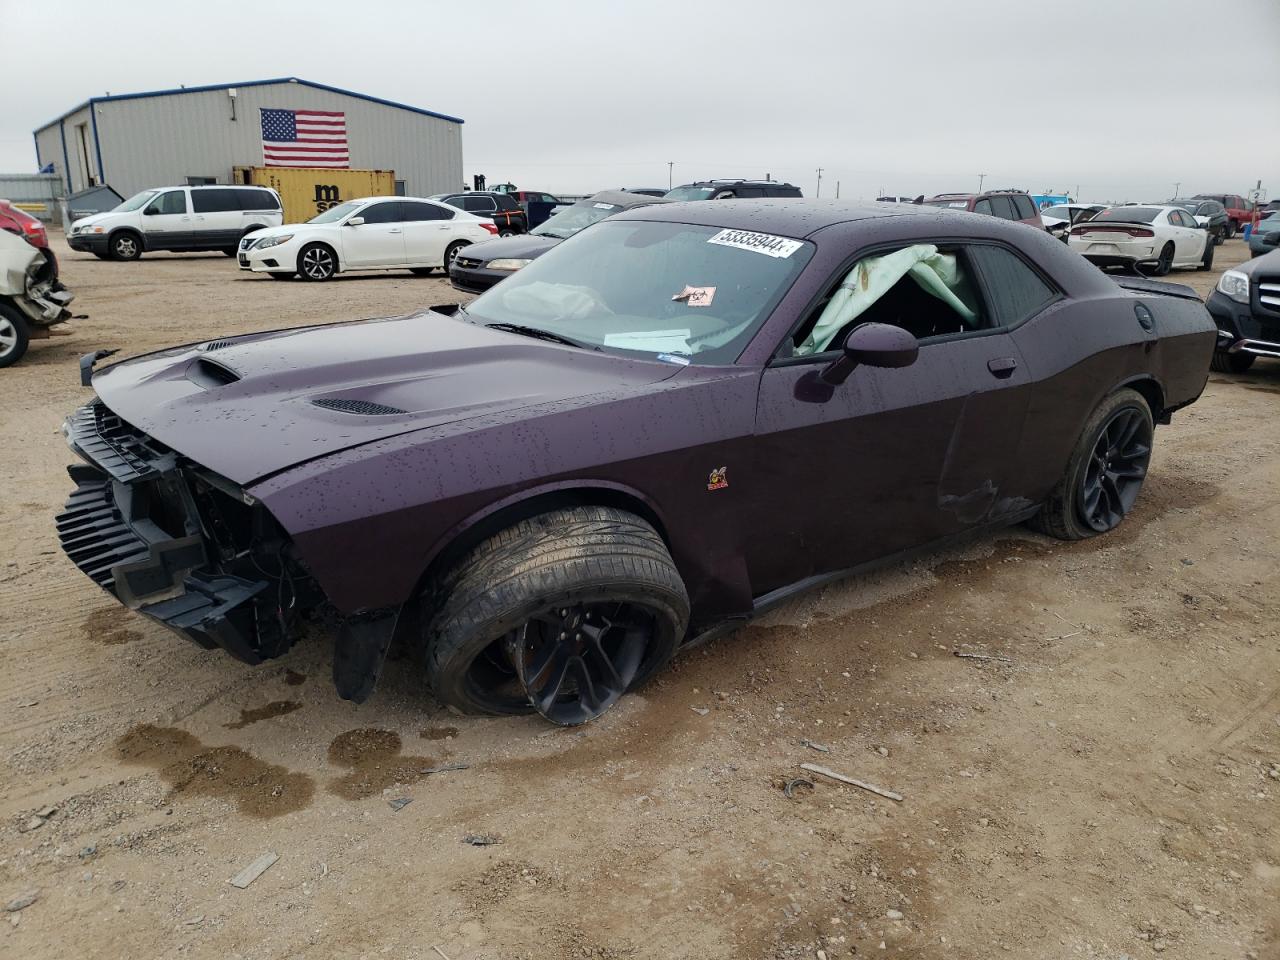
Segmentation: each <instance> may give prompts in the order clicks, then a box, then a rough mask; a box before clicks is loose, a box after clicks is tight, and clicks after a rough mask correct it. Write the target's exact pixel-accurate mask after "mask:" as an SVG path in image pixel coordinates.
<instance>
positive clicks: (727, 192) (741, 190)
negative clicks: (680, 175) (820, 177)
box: [666, 180, 804, 200]
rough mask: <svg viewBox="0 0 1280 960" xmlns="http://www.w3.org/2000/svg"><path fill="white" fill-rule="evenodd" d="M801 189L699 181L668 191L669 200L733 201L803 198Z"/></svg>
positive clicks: (767, 183) (768, 182)
mask: <svg viewBox="0 0 1280 960" xmlns="http://www.w3.org/2000/svg"><path fill="white" fill-rule="evenodd" d="M803 196H804V194H803V193H801V192H800V188H799V187H797V186H794V185H792V184H790V183H778V182H777V181H776V180H699V181H697V182H696V183H686V184H683V185H681V186H679V187H676V188H675V189H674V190H668V191H667V193H666V199H667V200H731V199H733V198H735V197H741V198H743V199H747V198H753V199H754V198H758V197H803Z"/></svg>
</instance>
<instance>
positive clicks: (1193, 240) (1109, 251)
mask: <svg viewBox="0 0 1280 960" xmlns="http://www.w3.org/2000/svg"><path fill="white" fill-rule="evenodd" d="M1067 243H1068V245H1069V246H1070V247H1071V249H1072V250H1074V251H1076V252H1077V253H1079V254H1082V255H1083V256H1084V258H1085V259H1086V260H1089V261H1090V262H1092V263H1094V264H1096V265H1097V266H1099V267H1128V268H1129V269H1131V270H1135V271H1138V272H1142V271H1141V270H1140V269H1139V268H1140V267H1143V266H1150V267H1153V268H1154V269H1153V270H1152V271H1151V272H1152V273H1153V274H1154V275H1155V276H1157V277H1162V276H1164V275H1165V274H1166V273H1168V272H1169V271H1170V270H1171V269H1173V268H1174V267H1193V268H1195V269H1196V270H1208V269H1210V268H1211V267H1212V266H1213V244H1212V243H1210V242H1209V232H1208V231H1207V230H1206V229H1205V228H1204V227H1202V226H1200V224H1198V223H1196V219H1195V217H1193V216H1192V215H1191V214H1190V213H1188V212H1187V211H1186V210H1183V209H1182V208H1181V207H1170V206H1156V205H1147V204H1143V205H1134V206H1123V207H1108V208H1107V209H1106V210H1103V211H1102V212H1101V213H1098V214H1096V215H1095V216H1094V217H1093V219H1092V220H1089V221H1087V222H1085V223H1080V224H1077V225H1076V226H1074V227H1072V228H1071V234H1070V236H1069V237H1068V239H1067Z"/></svg>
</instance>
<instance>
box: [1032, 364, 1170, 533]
mask: <svg viewBox="0 0 1280 960" xmlns="http://www.w3.org/2000/svg"><path fill="white" fill-rule="evenodd" d="M1154 429H1155V425H1154V422H1153V421H1152V419H1151V408H1150V407H1148V406H1147V401H1146V400H1144V399H1143V398H1142V394H1140V393H1138V392H1137V391H1136V390H1130V389H1128V388H1124V389H1122V390H1117V391H1116V392H1115V393H1113V394H1112V395H1111V396H1109V397H1107V398H1106V399H1105V400H1103V401H1102V403H1100V404H1099V405H1098V408H1097V409H1096V410H1094V411H1093V414H1092V415H1091V416H1090V417H1089V420H1088V422H1086V423H1085V425H1084V430H1082V431H1081V433H1080V440H1079V441H1078V442H1077V443H1076V448H1075V450H1074V451H1073V452H1072V454H1071V459H1070V460H1068V461H1067V469H1066V470H1065V471H1064V472H1063V474H1062V479H1061V480H1059V481H1058V484H1057V486H1055V487H1054V488H1053V491H1052V492H1051V493H1050V494H1049V498H1048V499H1047V500H1045V502H1044V504H1043V505H1042V506H1041V507H1040V512H1039V513H1037V514H1036V515H1035V516H1034V517H1032V518H1031V520H1030V521H1029V524H1030V526H1031V527H1032V528H1033V529H1036V530H1039V531H1040V532H1041V533H1046V534H1048V535H1049V536H1051V537H1056V538H1057V539H1059V540H1083V539H1085V538H1086V537H1095V536H1097V535H1098V534H1100V533H1106V532H1107V531H1109V530H1113V529H1115V527H1117V526H1118V525H1119V524H1120V522H1121V521H1122V520H1123V519H1124V517H1125V516H1126V515H1127V514H1128V513H1129V511H1130V510H1131V509H1132V508H1133V504H1134V502H1135V501H1136V500H1137V498H1138V494H1139V493H1140V492H1141V489H1142V481H1143V480H1144V479H1145V477H1146V473H1147V465H1148V464H1149V463H1150V461H1151V444H1152V437H1153V433H1154ZM1099 508H1101V509H1100V510H1099Z"/></svg>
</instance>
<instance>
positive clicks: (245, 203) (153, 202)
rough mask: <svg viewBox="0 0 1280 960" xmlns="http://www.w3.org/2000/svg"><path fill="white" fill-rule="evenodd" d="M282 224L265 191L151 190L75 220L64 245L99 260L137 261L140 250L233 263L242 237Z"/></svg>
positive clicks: (275, 200)
mask: <svg viewBox="0 0 1280 960" xmlns="http://www.w3.org/2000/svg"><path fill="white" fill-rule="evenodd" d="M283 222H284V214H283V212H282V211H281V208H280V195H279V194H277V193H276V192H275V191H274V190H272V189H271V188H270V187H251V186H205V187H156V188H154V189H151V190H143V191H142V192H141V193H139V194H137V195H136V196H133V197H130V198H129V199H128V200H126V201H125V202H124V203H122V204H120V206H118V207H116V208H115V209H114V210H108V211H107V212H106V213H95V214H94V215H93V216H91V217H84V218H83V219H81V220H76V221H75V222H74V223H72V224H71V229H70V230H69V231H68V232H67V244H68V245H69V246H70V247H71V249H72V250H84V251H87V252H89V253H92V254H93V255H94V256H97V257H101V258H102V259H103V260H137V259H138V257H140V256H142V251H144V250H220V251H222V252H223V253H225V254H226V255H227V256H229V257H234V256H235V255H236V247H237V246H238V245H239V243H240V238H241V237H243V236H244V235H245V234H246V233H252V232H253V231H254V230H261V229H262V228H263V227H278V226H280V224H281V223H283Z"/></svg>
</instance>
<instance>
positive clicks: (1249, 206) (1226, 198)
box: [1194, 193, 1254, 240]
mask: <svg viewBox="0 0 1280 960" xmlns="http://www.w3.org/2000/svg"><path fill="white" fill-rule="evenodd" d="M1194 199H1196V200H1217V201H1218V202H1219V203H1220V204H1222V205H1223V206H1224V207H1226V208H1227V232H1226V234H1224V239H1226V240H1230V239H1231V238H1232V237H1234V236H1235V235H1236V234H1237V233H1239V232H1240V231H1241V230H1243V229H1244V225H1245V224H1246V223H1253V211H1254V204H1253V203H1252V202H1251V201H1250V200H1249V199H1248V198H1247V197H1242V196H1240V195H1239V194H1238V193H1197V194H1196V195H1195V198H1194Z"/></svg>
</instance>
